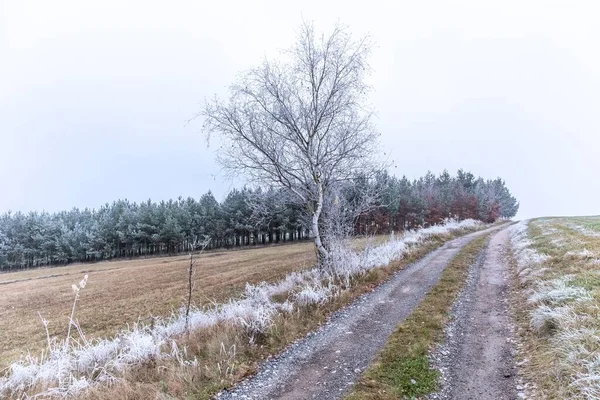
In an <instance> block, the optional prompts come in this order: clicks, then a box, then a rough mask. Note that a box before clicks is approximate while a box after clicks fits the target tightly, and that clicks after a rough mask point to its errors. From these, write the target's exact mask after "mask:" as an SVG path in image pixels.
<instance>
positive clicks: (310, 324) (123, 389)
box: [86, 232, 464, 400]
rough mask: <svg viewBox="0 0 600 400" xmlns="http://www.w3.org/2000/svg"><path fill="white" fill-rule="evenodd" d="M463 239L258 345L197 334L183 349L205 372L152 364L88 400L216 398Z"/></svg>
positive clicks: (372, 279) (221, 331)
mask: <svg viewBox="0 0 600 400" xmlns="http://www.w3.org/2000/svg"><path fill="white" fill-rule="evenodd" d="M462 233H463V234H464V232H462ZM458 235H459V234H455V235H445V236H437V237H435V238H433V239H432V240H431V241H430V242H428V243H426V244H425V245H422V246H420V247H418V248H414V249H413V250H412V251H411V252H410V253H409V255H408V256H407V257H406V258H405V259H403V260H401V261H397V262H394V263H392V264H390V265H389V266H387V267H385V268H379V269H375V270H372V271H371V272H369V273H368V274H366V275H365V276H363V277H361V278H359V279H356V280H355V281H354V282H353V286H352V287H351V288H350V289H349V290H347V291H345V292H343V293H342V294H341V295H340V296H339V297H336V298H335V299H334V300H333V301H331V302H329V303H326V304H324V305H321V306H313V307H309V308H307V309H302V310H299V311H296V312H294V313H291V314H283V315H280V316H279V317H278V318H277V319H276V321H275V323H274V325H273V327H272V328H271V330H270V332H269V333H268V334H267V335H265V336H264V337H262V338H260V339H259V340H258V341H257V342H256V343H255V344H250V343H249V341H248V337H247V336H246V335H245V334H244V332H243V331H242V330H241V329H240V328H237V327H233V326H230V325H221V326H217V327H214V328H211V329H208V330H203V331H199V332H195V333H193V334H191V335H190V336H189V337H187V338H182V339H181V344H182V345H185V346H186V347H187V348H188V357H189V358H190V359H193V358H194V357H195V358H196V359H198V360H199V362H200V368H190V367H181V366H179V365H175V364H174V363H173V362H169V361H163V362H162V364H161V362H151V363H148V365H143V366H140V367H139V368H137V369H136V370H135V371H131V372H130V374H129V376H128V377H127V379H126V380H124V381H120V382H119V383H117V384H116V385H114V386H112V387H98V388H95V389H93V390H92V391H90V392H88V393H87V395H86V398H87V399H105V398H111V399H113V400H121V399H128V400H134V399H140V400H141V399H147V398H165V399H167V398H169V399H171V398H184V399H188V398H193V399H209V398H212V396H214V395H215V394H216V393H218V392H219V391H220V390H223V389H224V388H227V387H230V386H231V385H233V384H234V383H235V382H237V381H239V380H241V379H243V378H244V377H246V376H248V375H249V374H252V373H254V371H256V368H257V367H258V364H259V363H260V361H261V360H263V359H265V358H267V357H269V356H271V355H274V354H277V353H279V352H281V351H282V350H283V349H284V348H285V347H286V346H288V345H289V344H290V343H292V342H293V341H295V340H297V339H299V338H302V337H304V336H305V335H306V334H307V333H308V332H310V331H313V330H314V329H316V328H317V327H318V326H320V325H322V324H323V323H324V322H325V321H326V320H327V319H328V317H329V316H330V315H331V314H332V313H333V312H334V311H336V310H339V309H340V308H341V307H343V306H345V305H347V304H349V303H350V302H352V301H353V300H355V299H356V298H357V297H358V296H360V295H361V294H364V293H366V292H368V291H371V290H373V289H374V288H375V287H376V286H377V285H379V284H381V283H382V282H383V281H385V280H387V279H389V278H390V277H391V275H392V274H394V273H395V272H397V271H398V270H400V269H403V268H404V267H406V266H407V265H408V264H410V263H411V262H414V261H416V260H418V259H420V258H422V257H423V256H424V255H425V254H427V253H428V252H430V251H432V250H434V249H436V248H437V247H439V246H441V245H442V244H443V243H445V242H446V241H448V240H450V239H452V238H453V237H456V236H458ZM233 348H235V353H236V356H235V358H234V359H233V360H232V359H231V358H229V357H228V352H229V353H230V352H231V349H233ZM223 349H225V350H226V351H225V353H226V354H224V352H223ZM227 366H229V367H231V368H233V371H231V369H229V373H227V371H228V369H227Z"/></svg>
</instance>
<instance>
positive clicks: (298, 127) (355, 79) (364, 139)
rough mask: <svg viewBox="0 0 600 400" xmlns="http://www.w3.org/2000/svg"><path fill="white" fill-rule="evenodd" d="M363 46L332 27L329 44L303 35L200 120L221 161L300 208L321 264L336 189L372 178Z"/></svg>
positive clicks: (372, 135) (309, 32)
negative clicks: (217, 145) (217, 141)
mask: <svg viewBox="0 0 600 400" xmlns="http://www.w3.org/2000/svg"><path fill="white" fill-rule="evenodd" d="M369 52H370V43H369V41H368V39H367V38H361V39H358V40H355V39H354V38H353V37H352V36H351V35H350V33H349V32H348V31H347V30H346V29H344V28H340V27H336V28H335V29H334V30H333V32H332V33H331V34H330V35H329V36H318V35H316V34H315V32H314V29H313V27H312V25H311V24H308V23H305V24H303V25H302V26H301V27H300V30H299V34H298V37H297V41H296V43H295V44H294V45H293V46H292V47H291V48H290V49H288V50H287V51H285V52H283V53H282V54H281V57H280V58H279V59H277V60H269V59H265V61H264V62H263V63H262V65H259V66H258V67H256V68H253V69H251V70H249V71H247V72H246V73H244V74H243V75H241V77H240V78H239V80H238V81H237V82H236V83H234V84H233V85H232V86H231V88H230V96H229V98H228V99H227V100H219V99H215V100H214V101H212V102H209V103H207V105H206V107H205V109H204V110H203V112H202V113H201V114H202V115H203V116H204V117H205V123H204V129H205V131H206V132H207V134H208V135H209V137H210V135H211V134H215V135H218V137H219V138H220V140H221V141H222V143H223V146H222V147H221V148H220V154H219V160H220V162H221V164H222V165H223V166H224V167H225V168H226V169H227V170H229V171H231V172H233V173H236V174H242V176H245V177H246V178H248V179H249V180H250V181H253V182H255V183H258V184H261V185H274V186H278V187H282V188H285V189H286V190H287V191H288V192H289V193H290V194H292V195H293V196H294V198H295V199H296V201H297V202H298V203H300V204H302V205H303V206H304V209H305V211H306V212H307V213H308V215H309V216H310V220H311V231H312V233H313V235H314V241H315V247H316V249H317V252H318V255H319V258H320V259H321V260H323V259H326V258H327V255H328V250H327V248H326V245H325V243H324V242H323V236H322V235H323V233H322V232H321V227H322V225H323V213H324V210H325V208H326V207H327V203H326V200H327V199H328V198H329V197H330V196H329V195H330V191H331V190H332V188H333V187H334V186H335V185H336V184H337V183H339V182H344V181H349V180H350V179H352V178H354V177H355V176H357V175H360V174H372V172H373V162H372V157H373V155H374V154H375V146H376V143H377V136H378V135H377V134H376V132H375V130H374V127H373V125H372V123H371V115H372V113H371V110H370V109H369V107H368V104H367V102H366V100H367V98H366V95H367V93H368V91H369V90H370V88H369V86H368V85H367V83H366V82H365V75H366V73H367V72H368V71H369V65H368V63H367V57H368V55H369Z"/></svg>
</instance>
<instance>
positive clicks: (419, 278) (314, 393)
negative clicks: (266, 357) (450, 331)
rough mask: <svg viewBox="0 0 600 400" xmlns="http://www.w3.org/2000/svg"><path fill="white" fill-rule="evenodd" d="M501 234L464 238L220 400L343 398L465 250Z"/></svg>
mask: <svg viewBox="0 0 600 400" xmlns="http://www.w3.org/2000/svg"><path fill="white" fill-rule="evenodd" d="M498 229H499V228H498V227H494V228H491V229H488V230H486V231H481V232H475V233H472V234H469V235H466V236H463V237H461V238H458V239H455V240H452V241H450V242H448V243H446V244H445V245H444V246H442V247H441V248H439V249H437V250H435V251H433V252H431V253H430V254H429V255H427V256H426V257H424V258H423V259H422V260H420V261H418V262H416V263H414V264H412V265H410V266H409V267H407V268H406V269H404V270H402V271H400V272H399V273H397V274H396V275H395V276H394V277H393V278H392V279H391V280H389V281H388V282H386V283H384V284H383V285H381V286H380V287H378V288H377V289H376V290H375V291H373V292H372V293H369V294H367V295H364V296H362V297H361V298H360V299H358V300H357V301H356V302H354V303H353V304H352V305H350V306H349V307H346V308H345V309H343V310H341V311H340V312H338V313H336V314H334V316H333V317H332V318H331V320H330V321H329V322H328V323H327V324H325V325H324V326H323V327H322V328H321V329H319V330H318V331H316V332H314V333H312V334H310V335H309V336H307V337H306V338H304V339H303V340H301V341H300V342H298V343H296V344H295V345H293V346H291V347H290V348H289V349H288V350H287V351H285V352H284V353H283V354H281V355H280V356H279V357H277V358H274V359H272V360H270V361H268V362H266V363H265V364H263V365H262V366H261V368H260V370H259V372H258V373H257V374H256V375H255V376H254V377H253V378H251V379H249V380H247V381H244V382H242V383H241V384H239V385H238V386H237V387H236V388H235V389H234V390H233V391H232V392H227V393H223V394H221V396H219V398H221V399H336V398H341V397H342V396H343V394H344V393H346V391H347V390H348V389H349V388H350V387H351V386H352V384H353V383H354V381H355V380H356V378H357V377H358V375H359V374H360V373H361V372H362V371H363V370H364V369H365V368H366V367H367V366H368V365H369V363H370V362H371V360H372V359H373V357H374V356H375V355H376V354H377V351H378V350H379V349H380V348H381V347H382V346H383V345H385V343H386V342H387V339H388V337H389V336H390V334H391V333H392V332H393V330H394V329H395V328H396V326H397V325H398V323H400V322H401V321H402V320H404V319H405V318H406V317H407V316H408V315H409V314H410V313H411V312H412V310H414V308H415V307H416V306H417V305H418V303H419V302H420V301H421V300H422V298H423V297H424V296H425V294H426V293H427V292H428V291H429V289H430V288H431V287H432V286H433V285H435V284H436V283H437V282H438V281H439V278H440V275H441V273H442V271H443V270H444V268H445V267H446V266H447V265H448V263H449V262H450V261H451V260H452V259H453V258H454V257H455V256H456V255H457V254H458V253H459V252H460V250H461V249H462V248H463V247H464V246H465V245H466V244H468V243H469V242H470V241H472V240H473V239H475V238H476V237H479V236H481V235H483V234H485V233H489V232H490V230H498Z"/></svg>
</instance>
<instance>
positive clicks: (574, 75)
mask: <svg viewBox="0 0 600 400" xmlns="http://www.w3.org/2000/svg"><path fill="white" fill-rule="evenodd" d="M494 4H495V5H494ZM599 11H600V9H599V6H598V5H596V2H594V1H589V2H584V1H561V2H559V1H549V0H545V1H497V2H488V1H486V2H482V1H478V0H474V1H453V2H446V1H439V2H430V1H418V2H417V1H389V2H378V1H370V2H367V3H365V2H364V1H361V2H348V1H343V2H337V4H334V2H323V1H322V0H321V1H302V2H296V4H295V5H287V4H286V3H284V2H281V1H263V2H258V1H252V2H248V1H239V2H232V1H222V2H219V1H214V2H200V1H189V2H185V1H174V2H166V1H163V2H156V3H155V2H149V1H126V2H124V1H106V0H104V1H94V2H92V1H58V0H55V1H52V2H49V1H27V0H10V1H9V0H0V182H1V186H0V188H1V189H0V212H4V211H7V210H9V209H12V210H22V211H29V210H42V209H46V210H49V211H56V210H61V209H69V208H71V207H73V206H78V207H98V206H99V205H101V204H103V203H105V202H110V201H112V200H115V199H117V198H125V197H126V198H129V199H130V200H135V201H140V200H145V199H148V198H152V199H153V200H162V199H168V198H175V197H177V196H179V195H183V196H195V197H198V196H200V195H201V194H202V193H204V192H206V191H207V190H209V189H211V190H213V192H214V193H215V194H216V196H217V198H218V199H222V198H223V197H224V196H225V194H226V193H227V191H228V190H229V189H230V188H231V187H232V185H233V186H238V185H239V183H232V182H229V181H227V180H226V179H224V177H223V176H222V175H220V174H219V170H218V167H217V166H216V165H215V163H214V154H213V150H214V148H212V147H211V148H208V149H207V148H206V142H205V140H204V138H203V136H202V135H201V134H200V133H199V131H200V125H201V122H200V121H195V122H193V123H191V124H190V125H189V126H185V121H186V120H187V119H189V118H190V117H192V116H193V115H194V114H195V112H197V111H198V109H199V106H200V103H201V102H202V100H203V99H204V98H206V97H211V96H213V95H214V94H215V93H217V94H222V95H224V94H226V87H227V86H228V85H229V84H230V83H231V82H232V81H233V80H234V79H235V76H236V73H237V72H239V71H242V70H245V69H247V68H249V67H251V66H253V65H255V64H256V63H257V62H259V61H260V58H261V57H262V56H264V55H275V54H276V52H277V50H278V49H281V48H285V47H288V46H289V45H290V44H291V43H292V42H293V40H294V35H295V30H296V27H297V26H298V25H299V23H300V21H301V19H302V18H304V19H306V20H309V21H314V22H315V26H316V29H317V30H319V31H325V32H328V31H329V30H330V29H331V28H332V26H333V25H334V24H335V23H336V22H337V21H340V22H341V23H343V24H345V25H348V26H350V28H351V30H352V31H353V32H354V33H356V34H357V35H361V34H365V33H370V34H371V36H372V37H373V39H374V40H375V41H376V43H377V47H376V48H375V49H374V52H373V56H372V59H371V61H372V67H373V70H374V72H373V74H372V76H371V77H370V79H371V82H372V84H373V86H374V89H375V91H374V93H373V94H372V97H371V100H372V102H373V104H374V106H375V108H376V109H377V111H378V119H377V121H376V122H377V125H378V128H379V130H380V132H381V133H382V138H381V139H382V147H383V148H384V149H385V151H386V152H388V153H391V157H392V158H393V159H394V160H395V164H396V166H397V167H396V168H394V173H396V174H397V175H402V174H406V175H407V176H408V177H410V178H414V177H418V176H420V175H423V174H424V173H425V172H426V171H427V170H432V171H433V172H435V173H438V172H440V171H441V170H443V169H444V168H447V169H448V170H449V171H451V172H455V171H456V170H457V169H458V168H461V167H462V168H465V169H468V170H470V171H472V172H473V173H475V174H478V175H482V176H485V177H489V178H494V177H496V176H501V177H502V178H504V179H505V180H506V182H507V185H508V187H509V188H510V189H511V190H512V192H513V193H514V194H515V196H516V197H517V198H518V199H519V200H520V201H521V212H520V213H519V217H531V216H538V215H559V214H560V215H576V214H598V213H600V206H599V204H600V203H599V201H598V197H599V196H600V183H599V181H598V172H599V171H600V157H598V151H599V150H600V129H599V128H600V119H599V118H598V110H599V109H600V107H599V106H600V53H599V52H598V45H597V43H598V39H599V38H600V26H599V25H598V24H597V16H598V15H599Z"/></svg>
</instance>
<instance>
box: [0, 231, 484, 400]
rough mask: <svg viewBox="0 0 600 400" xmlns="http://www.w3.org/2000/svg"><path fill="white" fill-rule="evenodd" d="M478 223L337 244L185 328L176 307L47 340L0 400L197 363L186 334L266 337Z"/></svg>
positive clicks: (201, 313)
mask: <svg viewBox="0 0 600 400" xmlns="http://www.w3.org/2000/svg"><path fill="white" fill-rule="evenodd" d="M482 226H483V224H482V223H481V222H479V221H474V220H465V221H460V222H459V221H455V220H447V221H445V223H444V224H443V225H436V226H432V227H429V228H425V229H420V230H417V231H410V232H406V233H405V234H404V235H402V236H400V237H395V236H393V235H392V237H391V238H390V240H389V241H388V242H386V243H385V244H382V245H380V246H372V247H369V248H367V249H365V250H364V251H362V252H355V251H352V250H351V248H350V246H349V245H348V243H338V244H336V245H334V246H333V249H332V251H331V254H332V257H331V261H330V262H329V263H328V265H327V266H326V268H323V269H319V268H313V269H311V270H308V271H303V272H293V273H290V274H288V275H287V276H286V277H285V278H284V279H283V280H281V281H279V282H277V283H275V284H267V283H264V282H263V283H261V284H258V285H251V284H247V285H246V290H245V293H244V296H243V297H242V298H241V299H237V300H230V301H229V302H227V303H224V304H215V305H213V306H212V307H210V308H204V309H193V310H192V311H191V312H190V314H189V318H188V322H187V328H186V317H185V312H184V310H183V309H182V310H180V311H179V312H178V313H175V314H173V315H172V316H171V317H170V318H166V319H165V318H155V319H154V321H153V323H152V324H151V325H142V324H133V325H132V326H130V327H128V328H127V329H125V330H123V331H122V332H120V333H119V334H117V335H116V336H115V337H114V338H113V339H102V340H90V341H88V340H82V341H80V342H77V341H75V340H72V341H71V342H70V344H69V346H68V347H67V348H65V346H64V344H65V343H64V341H54V342H51V343H50V344H49V349H48V352H47V353H45V355H42V356H40V357H39V358H35V357H31V356H28V357H24V358H22V359H21V360H19V361H16V362H14V363H12V364H11V366H10V367H9V369H8V371H7V372H6V373H5V374H4V375H3V376H1V377H0V398H3V397H7V396H13V397H18V398H20V397H26V396H27V394H31V391H35V392H36V393H37V394H39V395H42V396H55V397H65V396H73V395H76V394H77V393H80V392H81V391H83V390H85V389H87V388H88V387H89V386H91V385H93V384H98V383H106V382H112V381H114V380H115V379H118V377H120V376H122V374H123V372H124V371H125V370H126V369H127V368H129V367H130V366H133V365H139V364H141V363H144V362H146V361H149V360H156V359H172V360H175V361H176V362H179V363H180V364H182V365H197V364H198V362H197V360H195V359H194V360H187V359H186V357H185V353H186V349H185V348H184V349H179V347H178V346H177V344H176V343H175V340H176V339H177V338H178V337H180V336H181V335H183V334H184V333H185V332H186V329H189V330H191V331H195V330H199V329H204V328H208V327H211V326H215V325H217V324H220V323H229V324H235V325H237V326H239V327H241V328H243V329H244V330H245V331H246V332H247V334H248V337H249V338H250V340H251V341H252V340H254V338H255V337H256V335H261V334H265V333H267V332H268V331H269V329H270V328H271V326H272V325H273V321H274V319H275V318H276V317H277V316H278V315H280V314H283V313H290V312H292V311H294V310H295V309H298V308H300V307H306V306H310V305H314V304H323V303H325V302H327V301H330V300H331V299H333V298H334V297H335V296H337V295H339V294H340V293H341V292H342V291H343V290H344V289H346V288H348V287H350V286H351V285H352V282H353V279H354V278H355V277H357V276H360V275H364V274H365V273H367V272H368V271H370V270H372V269H374V268H380V267H384V266H386V265H389V264H390V263H391V262H393V261H396V260H400V259H401V258H403V257H404V256H405V255H406V254H407V253H408V252H409V251H410V250H411V249H412V248H413V247H415V246H418V245H421V244H423V243H425V242H426V241H427V240H428V239H430V238H432V237H433V236H436V235H447V234H450V233H452V232H455V231H460V230H466V229H474V228H480V227H482ZM276 295H287V297H288V299H287V300H286V301H284V302H277V301H275V300H273V296H276Z"/></svg>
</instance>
